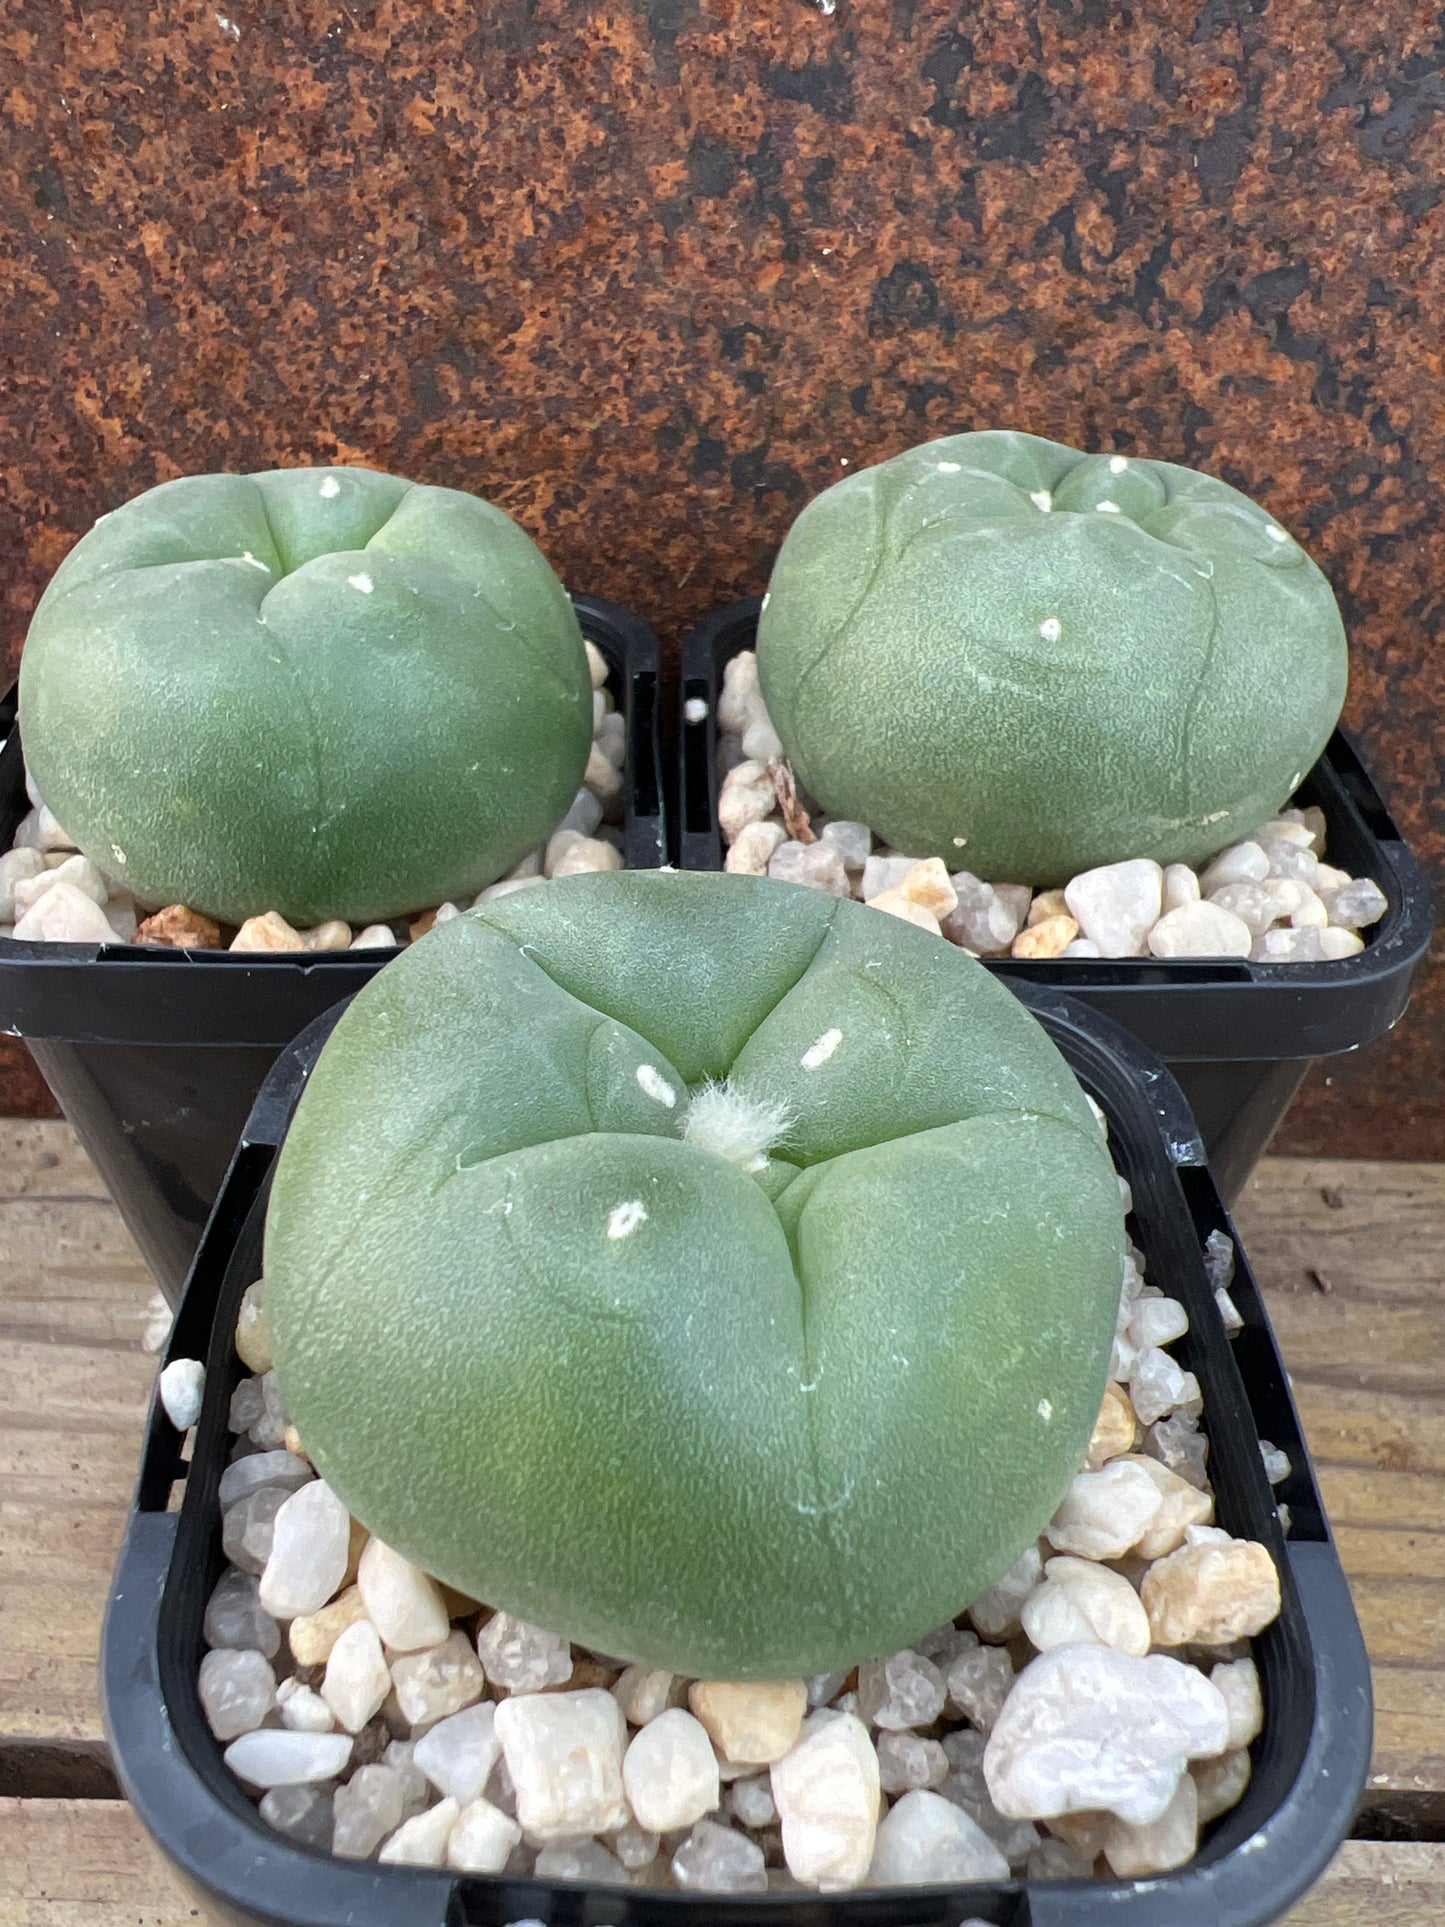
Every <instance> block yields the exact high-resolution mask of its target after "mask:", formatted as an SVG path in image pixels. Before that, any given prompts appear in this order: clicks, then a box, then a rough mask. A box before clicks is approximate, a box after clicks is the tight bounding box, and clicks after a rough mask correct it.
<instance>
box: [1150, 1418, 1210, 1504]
mask: <svg viewBox="0 0 1445 1927" xmlns="http://www.w3.org/2000/svg"><path fill="white" fill-rule="evenodd" d="M1143 1451H1144V1453H1145V1454H1147V1455H1148V1457H1150V1458H1151V1459H1158V1461H1159V1463H1160V1464H1161V1465H1166V1466H1168V1468H1169V1470H1170V1471H1171V1472H1177V1473H1178V1474H1179V1476H1180V1478H1181V1479H1183V1480H1185V1481H1186V1483H1188V1484H1189V1485H1193V1486H1198V1487H1199V1488H1200V1489H1201V1490H1203V1488H1204V1486H1205V1484H1206V1482H1207V1475H1206V1472H1205V1467H1206V1466H1207V1464H1208V1462H1209V1441H1208V1439H1207V1438H1206V1437H1205V1436H1204V1434H1203V1433H1202V1432H1201V1431H1200V1430H1199V1427H1198V1425H1197V1424H1196V1422H1195V1421H1194V1420H1193V1419H1192V1418H1186V1417H1184V1416H1183V1415H1182V1414H1180V1415H1177V1416H1171V1417H1169V1418H1167V1419H1163V1420H1161V1421H1160V1422H1159V1423H1158V1424H1157V1425H1151V1426H1150V1427H1149V1429H1148V1430H1147V1431H1146V1432H1145V1434H1144V1445H1143Z"/></svg>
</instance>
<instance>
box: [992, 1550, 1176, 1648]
mask: <svg viewBox="0 0 1445 1927" xmlns="http://www.w3.org/2000/svg"><path fill="white" fill-rule="evenodd" d="M1023 1629H1024V1631H1025V1632H1026V1633H1027V1634H1028V1636H1029V1638H1030V1640H1032V1642H1033V1644H1034V1645H1035V1646H1036V1647H1037V1648H1038V1650H1039V1651H1040V1652H1041V1653H1047V1652H1052V1651H1053V1649H1054V1648H1055V1647H1057V1646H1072V1645H1084V1644H1096V1645H1100V1646H1112V1647H1113V1648H1114V1649H1115V1650H1116V1651H1117V1652H1121V1653H1132V1654H1133V1655H1134V1657H1135V1658H1136V1659H1142V1658H1143V1657H1144V1655H1145V1653H1147V1652H1148V1650H1149V1615H1148V1614H1147V1613H1146V1612H1145V1610H1144V1608H1143V1606H1141V1605H1140V1603H1139V1595H1138V1593H1136V1592H1135V1590H1134V1588H1133V1587H1132V1586H1131V1585H1130V1584H1129V1581H1128V1580H1127V1579H1125V1578H1123V1577H1122V1576H1121V1575H1120V1574H1119V1573H1117V1572H1114V1571H1112V1570H1111V1569H1110V1568H1109V1567H1108V1566H1103V1565H1099V1564H1098V1563H1096V1562H1095V1561H1094V1560H1092V1559H1075V1558H1070V1557H1067V1556H1065V1557H1062V1558H1058V1559H1050V1560H1049V1562H1048V1564H1047V1565H1046V1566H1045V1567H1044V1580H1043V1584H1042V1585H1040V1586H1039V1587H1037V1588H1036V1589H1035V1591H1033V1592H1032V1593H1030V1595H1029V1597H1028V1598H1027V1599H1026V1600H1025V1601H1024V1606H1023ZM1005 1657H1007V1655H1005Z"/></svg>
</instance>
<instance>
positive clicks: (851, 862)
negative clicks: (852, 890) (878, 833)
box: [819, 816, 873, 872]
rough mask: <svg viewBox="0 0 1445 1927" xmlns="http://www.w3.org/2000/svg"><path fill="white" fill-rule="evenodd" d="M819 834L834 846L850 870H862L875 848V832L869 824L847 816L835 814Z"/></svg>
mask: <svg viewBox="0 0 1445 1927" xmlns="http://www.w3.org/2000/svg"><path fill="white" fill-rule="evenodd" d="M819 836H820V838H821V839H822V841H823V842H824V843H831V844H832V845H833V846H834V848H835V849H836V850H837V851H838V854H839V855H840V856H841V857H842V859H843V864H844V867H845V868H846V869H848V870H850V871H854V872H857V871H861V870H862V868H863V866H864V865H865V864H866V863H867V861H868V858H869V856H870V855H871V853H872V850H873V832H872V831H871V830H870V829H869V827H868V825H867V824H866V823H851V822H849V821H848V819H847V818H846V817H841V816H835V817H834V818H833V819H832V821H831V822H828V823H825V824H824V825H823V827H822V829H821V830H820V831H819Z"/></svg>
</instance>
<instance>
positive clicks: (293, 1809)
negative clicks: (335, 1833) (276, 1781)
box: [261, 1786, 332, 1853]
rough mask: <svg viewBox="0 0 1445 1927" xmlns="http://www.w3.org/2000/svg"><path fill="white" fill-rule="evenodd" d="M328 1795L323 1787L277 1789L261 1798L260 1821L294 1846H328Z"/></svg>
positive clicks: (329, 1817) (326, 1849)
mask: <svg viewBox="0 0 1445 1927" xmlns="http://www.w3.org/2000/svg"><path fill="white" fill-rule="evenodd" d="M331 1802H332V1794H331V1790H330V1789H329V1788H327V1787H317V1786H278V1787H273V1788H272V1789H271V1791H270V1792H269V1793H264V1794H262V1796H261V1818H262V1819H263V1820H264V1821H265V1822H266V1825H267V1826H268V1827H274V1828H275V1829H276V1831H277V1833H281V1834H284V1835H285V1836H286V1838H287V1839H288V1840H294V1841H295V1842H296V1843H297V1845H298V1846H302V1847H315V1848H316V1849H317V1850H318V1851H320V1852H323V1853H324V1852H327V1851H328V1850H329V1849H330V1846H331V1827H332V1813H331Z"/></svg>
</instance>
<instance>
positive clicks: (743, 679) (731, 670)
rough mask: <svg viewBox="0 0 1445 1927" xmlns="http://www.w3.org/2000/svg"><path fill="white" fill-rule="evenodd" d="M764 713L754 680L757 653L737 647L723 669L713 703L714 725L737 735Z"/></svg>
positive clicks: (760, 695)
mask: <svg viewBox="0 0 1445 1927" xmlns="http://www.w3.org/2000/svg"><path fill="white" fill-rule="evenodd" d="M767 713H768V712H767V710H766V708H765V707H764V706H763V692H762V690H761V688H760V687H759V684H758V658H757V655H756V653H755V652H754V651H753V650H751V649H742V650H739V652H738V653H737V655H735V656H732V657H730V658H729V660H728V662H727V665H726V667H725V668H724V669H723V686H722V694H721V695H720V696H719V697H718V705H717V720H718V727H719V728H720V729H725V730H728V731H730V732H731V733H732V734H733V735H734V736H741V735H742V733H743V731H744V730H745V729H746V728H747V727H748V725H749V723H752V722H756V721H757V719H758V718H759V717H765V716H766V715H767Z"/></svg>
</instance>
